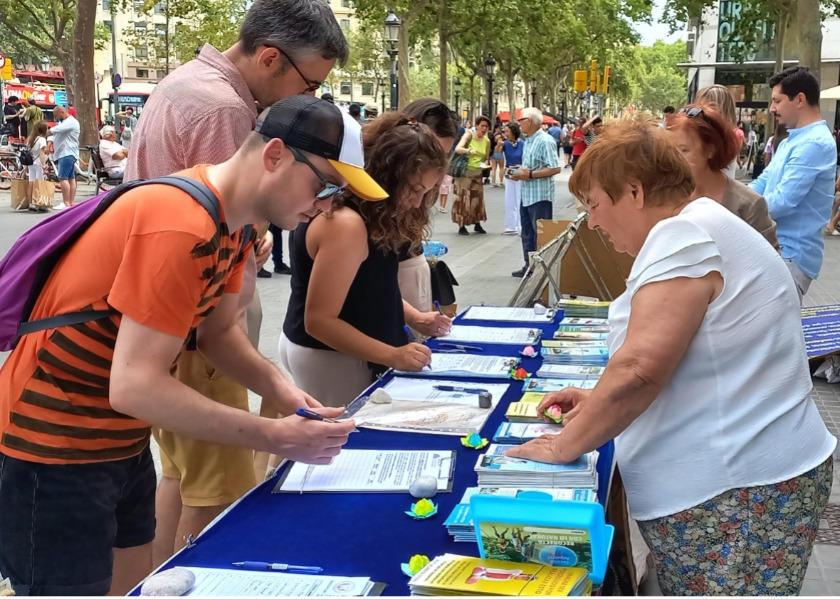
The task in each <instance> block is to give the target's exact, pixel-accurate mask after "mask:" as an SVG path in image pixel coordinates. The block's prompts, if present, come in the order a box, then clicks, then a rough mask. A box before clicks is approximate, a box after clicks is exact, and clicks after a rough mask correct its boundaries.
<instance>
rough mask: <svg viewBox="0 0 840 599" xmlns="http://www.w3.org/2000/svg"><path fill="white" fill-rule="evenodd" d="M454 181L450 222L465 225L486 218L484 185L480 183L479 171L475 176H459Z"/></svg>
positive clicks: (460, 225)
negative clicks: (453, 199) (453, 197)
mask: <svg viewBox="0 0 840 599" xmlns="http://www.w3.org/2000/svg"><path fill="white" fill-rule="evenodd" d="M468 174H469V173H468ZM455 182H456V186H455V201H454V202H453V203H452V222H453V223H456V224H457V225H458V226H459V227H466V226H467V225H474V224H476V223H480V222H481V221H483V220H487V212H486V211H485V210H484V185H482V183H481V173H479V174H478V175H477V176H475V177H461V178H459V179H456V181H455Z"/></svg>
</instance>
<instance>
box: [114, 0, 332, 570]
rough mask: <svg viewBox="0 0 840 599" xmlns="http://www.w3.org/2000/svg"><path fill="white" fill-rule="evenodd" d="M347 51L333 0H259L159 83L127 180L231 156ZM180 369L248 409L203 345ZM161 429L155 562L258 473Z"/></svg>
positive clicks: (242, 455)
mask: <svg viewBox="0 0 840 599" xmlns="http://www.w3.org/2000/svg"><path fill="white" fill-rule="evenodd" d="M347 56H348V47H347V41H346V40H345V38H344V35H343V34H342V32H341V28H340V27H339V26H338V22H337V21H336V19H335V16H334V15H333V13H332V10H331V9H330V6H329V3H328V2H327V1H326V0H256V1H255V2H254V3H253V4H252V6H251V8H250V9H249V10H248V13H247V15H246V16H245V21H244V22H243V24H242V29H241V30H240V33H239V40H238V41H237V42H236V43H235V44H234V45H233V46H231V47H230V48H228V49H227V50H225V51H224V52H219V51H218V50H216V48H214V47H212V46H210V45H205V46H204V48H202V50H201V53H200V54H199V55H198V57H197V58H196V59H195V60H193V61H190V62H188V63H187V64H185V65H184V66H182V67H179V68H178V69H176V70H175V71H174V72H173V73H171V74H170V75H168V76H167V77H166V78H165V79H164V80H163V81H162V82H161V83H159V84H158V85H157V88H156V89H155V91H154V93H153V94H152V95H151V96H150V97H149V101H148V102H147V103H146V105H145V106H144V109H143V118H142V119H140V120H139V122H138V126H137V130H136V131H135V133H134V139H133V142H132V148H131V153H130V155H129V161H128V167H127V168H126V173H125V180H126V181H131V180H133V179H147V178H151V177H158V176H162V175H168V174H170V173H174V172H176V171H179V170H181V169H185V168H188V167H191V166H194V165H196V164H202V163H210V164H218V163H220V162H224V161H225V160H227V159H228V158H230V157H231V156H233V154H234V153H235V152H236V150H237V149H238V148H239V146H240V145H241V144H242V142H243V141H244V140H245V138H246V137H247V135H248V134H249V133H250V132H251V131H253V130H254V127H255V125H256V117H257V107H258V106H259V107H265V106H271V105H272V104H273V103H274V102H276V101H277V100H280V99H283V98H286V97H288V96H292V95H296V94H314V92H315V91H316V90H318V89H320V88H321V85H322V83H323V81H324V79H325V78H326V77H327V75H328V74H329V72H330V70H331V69H332V68H333V66H334V65H335V63H336V61H338V62H339V63H340V64H343V63H344V61H346V60H347ZM242 176H243V177H247V176H248V173H242ZM268 237H270V234H268ZM270 249H271V243H270V240H269V241H268V242H267V243H265V242H264V243H263V244H261V247H260V248H259V249H258V257H257V259H258V260H261V262H264V261H265V259H266V258H267V257H268V254H269V252H270ZM256 265H257V263H256V262H255V261H254V260H253V259H252V260H251V261H250V264H249V267H248V268H246V273H245V276H244V277H243V282H242V293H241V297H242V298H245V299H244V300H243V303H244V304H247V303H248V302H249V301H250V300H251V298H252V297H253V298H254V301H252V302H251V305H250V306H249V312H252V311H253V310H251V309H250V308H253V309H254V310H256V311H257V318H256V326H253V323H252V326H251V327H250V331H249V333H250V336H251V339H252V342H254V343H255V344H256V341H257V340H258V339H259V320H260V318H261V317H260V316H259V298H258V297H256V294H255V292H256V272H257V266H256ZM245 307H246V306H244V305H243V306H242V308H243V311H244V308H245ZM250 316H251V314H249V319H248V320H249V321H252V320H254V319H252V318H250ZM243 324H244V323H243ZM175 376H176V377H177V378H178V379H179V380H181V381H182V382H184V383H186V384H188V385H189V386H191V387H193V388H194V389H196V390H198V391H200V392H201V393H203V394H204V395H206V396H208V397H211V398H213V399H215V400H216V401H218V402H220V403H224V404H226V405H232V406H235V407H239V408H241V409H244V410H247V409H248V396H247V392H246V390H245V388H244V387H242V386H240V385H238V384H236V383H234V382H233V381H232V380H230V379H227V378H226V377H223V376H220V375H218V374H217V373H215V372H213V370H212V368H210V366H209V365H208V364H207V362H206V361H205V360H204V359H203V357H202V356H201V354H200V353H199V352H197V351H190V350H189V349H188V350H186V351H183V352H182V354H181V356H180V357H179V359H178V362H177V364H176V370H175ZM154 433H155V437H156V438H157V440H158V443H159V444H160V453H161V463H162V466H163V477H162V478H161V482H160V485H159V486H158V490H157V496H156V515H157V531H156V537H155V542H154V560H155V565H156V566H157V565H159V564H160V563H162V562H163V561H164V560H165V559H167V558H168V557H169V556H171V555H172V553H173V551H177V550H178V549H180V547H182V546H183V540H184V539H185V538H187V537H188V536H190V535H192V536H196V535H198V533H199V532H201V530H202V529H203V528H204V527H205V526H206V525H207V524H209V523H210V522H211V521H212V520H213V519H214V518H215V517H216V516H217V515H218V514H219V513H221V512H222V511H223V510H224V509H225V508H226V507H227V506H228V505H229V504H230V503H232V502H233V501H235V500H236V499H238V498H239V497H240V496H242V495H243V494H244V493H245V492H246V491H248V490H249V489H250V488H251V487H253V486H254V484H255V483H256V477H255V474H254V467H253V454H252V452H250V451H247V450H243V449H241V448H234V447H230V446H227V445H219V444H213V443H207V442H203V441H197V440H195V439H191V438H188V437H183V436H180V435H175V434H172V433H169V432H166V431H162V430H155V431H154Z"/></svg>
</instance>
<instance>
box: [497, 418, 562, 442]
mask: <svg viewBox="0 0 840 599" xmlns="http://www.w3.org/2000/svg"><path fill="white" fill-rule="evenodd" d="M561 432H563V427H562V426H561V425H559V424H549V423H548V422H534V423H528V422H502V423H501V424H500V425H499V428H497V429H496V434H494V435H493V442H494V443H502V444H505V445H520V444H522V443H527V442H528V441H533V440H534V439H538V438H539V437H542V436H545V435H559V434H560V433H561Z"/></svg>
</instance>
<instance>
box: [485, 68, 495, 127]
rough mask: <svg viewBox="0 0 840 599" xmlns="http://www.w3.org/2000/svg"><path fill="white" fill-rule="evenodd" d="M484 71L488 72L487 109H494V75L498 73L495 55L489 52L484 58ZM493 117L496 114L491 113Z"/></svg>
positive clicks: (490, 110)
mask: <svg viewBox="0 0 840 599" xmlns="http://www.w3.org/2000/svg"><path fill="white" fill-rule="evenodd" d="M484 72H485V73H486V74H487V111H488V112H492V111H493V75H494V74H495V73H496V61H495V60H493V55H492V54H490V53H489V52H488V53H487V58H485V59H484ZM489 116H490V119H491V120H492V119H493V116H494V115H492V114H491V115H489Z"/></svg>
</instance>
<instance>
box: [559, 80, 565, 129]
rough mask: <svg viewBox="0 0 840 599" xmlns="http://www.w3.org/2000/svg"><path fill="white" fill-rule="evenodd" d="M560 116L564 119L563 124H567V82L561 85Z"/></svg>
mask: <svg viewBox="0 0 840 599" xmlns="http://www.w3.org/2000/svg"><path fill="white" fill-rule="evenodd" d="M560 106H561V109H560V118H561V119H562V120H563V124H564V125H565V124H566V84H565V83H564V84H563V85H561V86H560Z"/></svg>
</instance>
